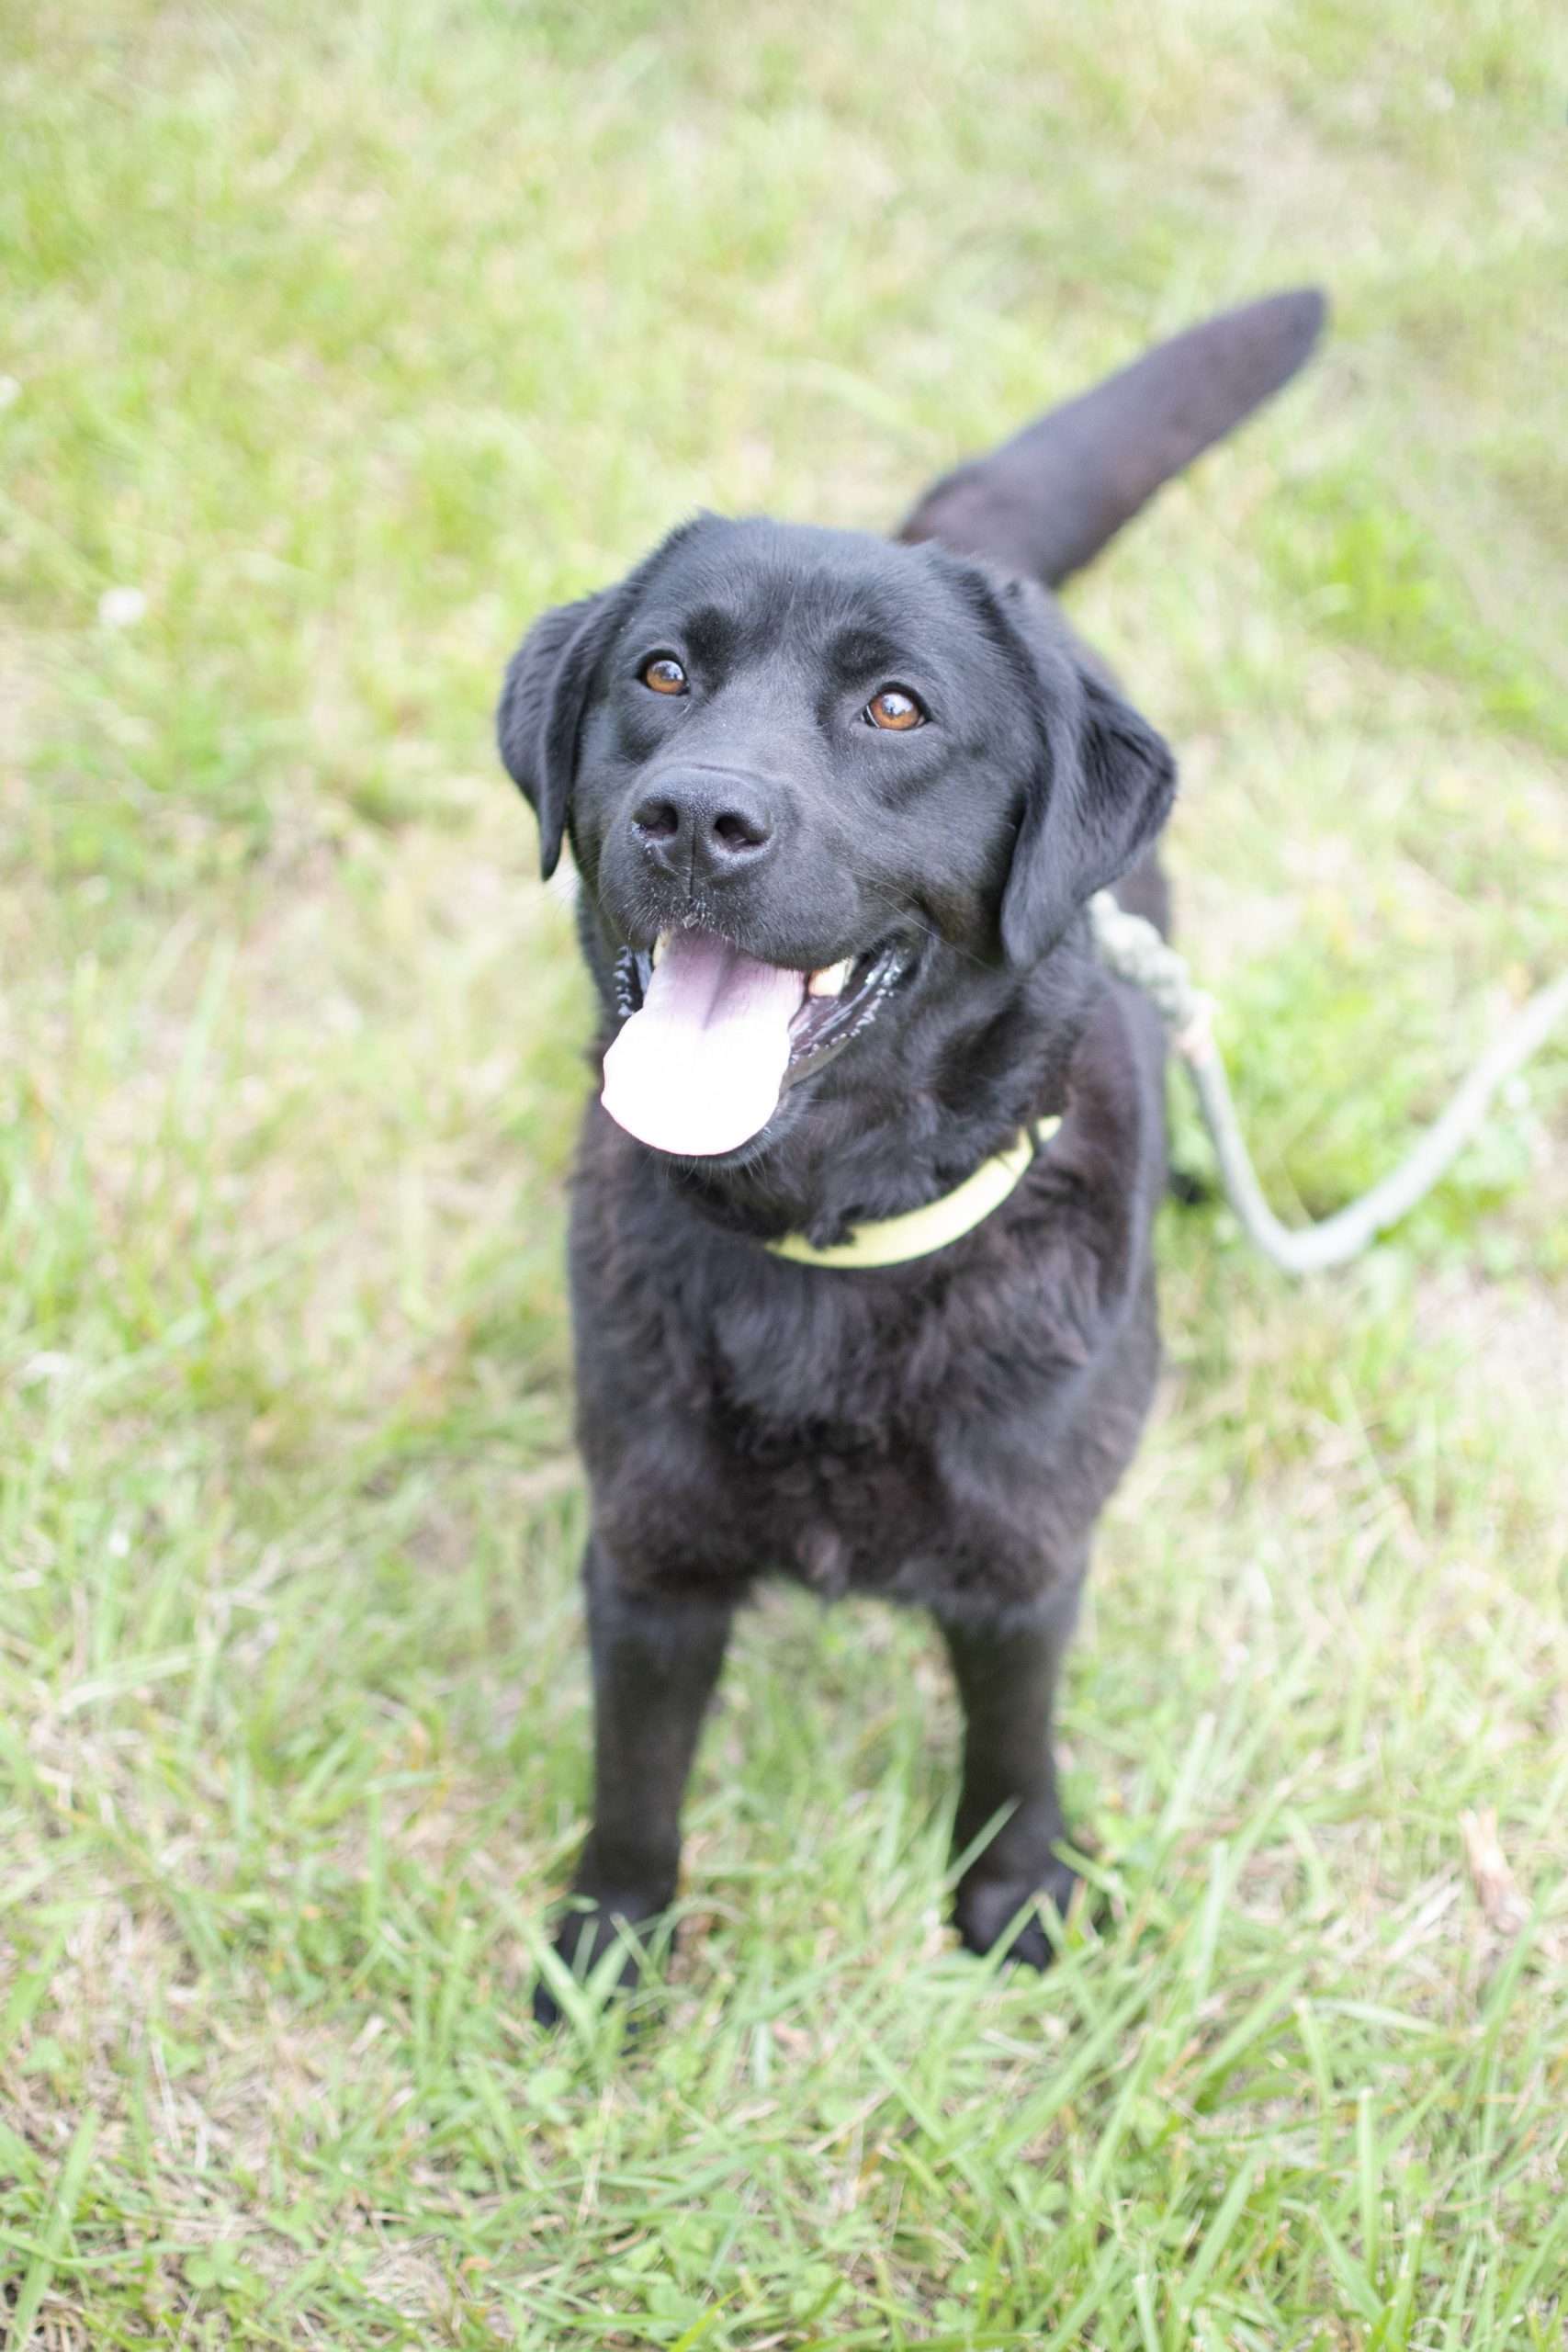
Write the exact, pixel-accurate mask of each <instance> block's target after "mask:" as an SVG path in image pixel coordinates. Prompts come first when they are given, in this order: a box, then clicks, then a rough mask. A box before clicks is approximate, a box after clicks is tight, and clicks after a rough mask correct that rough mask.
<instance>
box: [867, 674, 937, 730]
mask: <svg viewBox="0 0 1568 2352" xmlns="http://www.w3.org/2000/svg"><path fill="white" fill-rule="evenodd" d="M865 715H866V717H867V718H869V719H870V721H871V723H872V725H873V726H874V727H890V728H892V729H894V730H895V732H896V733H897V734H900V735H901V734H903V733H904V732H905V730H906V729H908V728H910V727H919V726H920V725H922V724H923V722H924V719H925V715H926V714H925V712H924V711H923V710H922V709H921V708H920V706H919V703H918V702H917V701H916V700H915V697H914V695H907V694H906V693H905V692H904V689H903V688H902V686H884V687H883V689H882V692H881V693H880V694H879V695H873V697H872V699H871V700H870V702H868V703H867V704H866V707H865Z"/></svg>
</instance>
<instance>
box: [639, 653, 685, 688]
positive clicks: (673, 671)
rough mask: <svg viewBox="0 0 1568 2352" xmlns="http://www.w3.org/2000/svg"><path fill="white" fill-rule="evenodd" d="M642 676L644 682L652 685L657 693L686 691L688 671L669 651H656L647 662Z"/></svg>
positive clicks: (646, 684) (643, 667)
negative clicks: (683, 668)
mask: <svg viewBox="0 0 1568 2352" xmlns="http://www.w3.org/2000/svg"><path fill="white" fill-rule="evenodd" d="M641 676H642V683H643V684H644V685H645V686H651V687H652V688H653V691H654V693H655V694H656V695H683V694H684V693H685V691H686V673H685V672H684V670H682V667H681V664H680V663H679V662H677V661H675V660H673V659H672V657H671V655H670V654H668V653H656V654H655V655H654V657H653V659H652V661H651V662H644V663H643V665H642V672H641Z"/></svg>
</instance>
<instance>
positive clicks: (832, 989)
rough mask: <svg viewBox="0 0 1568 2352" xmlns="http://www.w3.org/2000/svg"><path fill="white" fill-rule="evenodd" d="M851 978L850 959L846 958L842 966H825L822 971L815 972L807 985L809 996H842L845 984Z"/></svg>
mask: <svg viewBox="0 0 1568 2352" xmlns="http://www.w3.org/2000/svg"><path fill="white" fill-rule="evenodd" d="M849 977H850V959H849V957H848V956H845V957H844V959H843V962H842V963H841V964H825V965H824V966H823V967H822V969H821V971H819V972H813V973H812V975H811V978H809V979H808V980H807V983H806V989H807V995H808V996H842V994H843V992H844V982H845V981H846V980H847V979H848V978H849Z"/></svg>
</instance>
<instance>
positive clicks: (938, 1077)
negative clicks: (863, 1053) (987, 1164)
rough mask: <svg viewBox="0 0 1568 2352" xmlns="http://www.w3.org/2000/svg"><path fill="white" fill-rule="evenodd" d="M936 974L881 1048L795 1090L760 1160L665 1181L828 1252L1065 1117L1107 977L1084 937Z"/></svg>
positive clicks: (693, 1167) (706, 1203)
mask: <svg viewBox="0 0 1568 2352" xmlns="http://www.w3.org/2000/svg"><path fill="white" fill-rule="evenodd" d="M942 953H943V954H944V956H947V957H948V958H950V959H953V958H954V954H955V952H954V951H953V950H951V949H947V950H943V951H942ZM925 978H926V983H927V984H926V985H925V986H923V987H918V988H917V989H916V990H915V992H914V994H913V996H912V998H911V1001H909V1003H908V1004H907V1005H905V1006H901V1007H897V1008H896V1009H892V1010H893V1011H894V1019H895V1020H896V1022H897V1033H896V1036H895V1035H888V1036H887V1039H886V1046H885V1049H884V1051H883V1052H881V1053H879V1054H876V1055H874V1056H867V1057H865V1058H864V1060H862V1059H861V1057H859V1056H857V1055H855V1054H854V1053H853V1051H852V1049H851V1050H850V1051H847V1052H845V1053H844V1054H842V1055H841V1056H840V1057H839V1059H838V1060H837V1061H836V1062H834V1063H833V1064H832V1065H831V1066H830V1068H829V1069H826V1070H824V1071H823V1072H822V1073H821V1074H820V1076H819V1077H818V1078H817V1079H815V1080H812V1081H811V1082H810V1084H809V1085H808V1086H806V1087H803V1088H802V1091H801V1093H800V1095H799V1097H798V1099H795V1100H792V1099H791V1098H790V1096H788V1095H786V1097H785V1101H784V1107H783V1110H782V1111H781V1113H780V1115H779V1118H778V1120H777V1122H776V1127H777V1132H776V1134H773V1135H772V1136H770V1137H769V1139H768V1140H767V1141H766V1142H765V1143H764V1144H763V1146H762V1148H761V1149H759V1150H758V1151H757V1152H756V1154H755V1156H754V1157H752V1158H750V1159H747V1160H744V1161H740V1162H738V1163H735V1164H731V1165H728V1166H727V1167H725V1168H723V1169H705V1168H704V1167H703V1165H702V1164H701V1163H700V1162H688V1163H686V1164H685V1165H683V1166H677V1165H673V1164H671V1163H668V1162H666V1163H664V1167H663V1173H664V1181H665V1182H667V1183H668V1184H669V1185H670V1187H671V1190H672V1191H674V1192H676V1193H678V1194H679V1195H680V1197H681V1198H682V1200H683V1201H686V1202H688V1203H690V1204H691V1205H692V1206H694V1208H696V1209H697V1210H698V1211H699V1213H700V1214H701V1215H702V1216H705V1218H707V1219H709V1220H710V1221H711V1222H712V1223H714V1224H716V1225H718V1226H722V1227H725V1228H726V1229H727V1230H728V1231H730V1232H742V1233H748V1234H753V1235H755V1236H757V1237H758V1238H761V1239H773V1238H777V1237H778V1236H779V1235H781V1234H784V1233H786V1232H788V1233H799V1234H804V1235H805V1236H806V1238H807V1239H808V1240H810V1241H812V1242H814V1243H816V1244H818V1245H819V1246H829V1245H831V1244H833V1243H834V1242H837V1241H840V1240H841V1239H842V1238H844V1236H845V1234H846V1233H847V1232H848V1231H849V1229H850V1228H851V1227H852V1226H856V1225H859V1224H863V1223H865V1222H867V1221H869V1220H872V1219H875V1218H881V1217H887V1216H898V1215H899V1214H901V1213H902V1212H903V1211H905V1210H907V1209H912V1208H918V1207H920V1206H922V1205H923V1204H925V1203H926V1202H928V1201H932V1200H936V1199H939V1198H940V1197H941V1196H942V1194H943V1193H948V1192H951V1191H952V1190H953V1188H954V1187H955V1186H957V1185H958V1184H961V1183H962V1182H964V1178H965V1177H967V1176H969V1175H972V1174H973V1172H974V1171H975V1170H976V1168H978V1167H979V1165H980V1164H981V1162H982V1161H983V1160H985V1159H988V1158H989V1157H990V1156H991V1155H992V1154H993V1153H994V1152H996V1151H998V1150H1000V1149H1002V1148H1005V1147H1006V1146H1008V1145H1010V1144H1011V1143H1013V1142H1014V1141H1015V1140H1016V1139H1017V1136H1018V1134H1019V1131H1020V1129H1021V1127H1023V1126H1024V1125H1026V1124H1027V1123H1028V1122H1029V1121H1031V1120H1032V1119H1037V1118H1040V1117H1043V1116H1044V1115H1046V1114H1050V1113H1059V1112H1061V1111H1062V1110H1063V1109H1064V1108H1065V1107H1066V1092H1067V1073H1068V1070H1069V1069H1070V1066H1071V1063H1072V1059H1073V1055H1074V1052H1075V1050H1076V1048H1077V1042H1078V1039H1079V1037H1080V1036H1081V1035H1082V1033H1083V1029H1084V1026H1085V1023H1086V1022H1087V1020H1088V1018H1089V1008H1090V1006H1091V1004H1092V1002H1093V1000H1094V996H1095V993H1096V990H1097V989H1098V988H1099V987H1100V985H1102V983H1101V981H1100V977H1099V974H1098V972H1097V969H1096V967H1095V964H1094V960H1093V957H1092V955H1091V954H1090V953H1089V951H1088V948H1087V944H1086V943H1085V942H1084V941H1083V940H1082V939H1080V938H1078V937H1077V936H1074V937H1073V938H1071V939H1069V941H1067V942H1065V943H1064V944H1062V945H1061V946H1059V947H1058V948H1057V949H1056V950H1055V952H1054V953H1053V954H1052V955H1051V956H1049V957H1047V958H1046V960H1045V961H1044V962H1043V964H1041V965H1039V966H1038V967H1036V968H1035V969H1034V970H1032V971H1031V972H1027V973H1017V972H1004V971H998V970H991V969H988V968H986V967H982V966H979V965H971V964H968V963H967V962H965V963H964V967H963V970H962V974H961V976H960V977H958V978H957V979H956V981H955V978H954V972H953V963H952V961H950V964H949V968H948V969H947V970H946V971H945V972H943V973H942V974H941V975H940V985H937V984H935V983H936V981H937V978H938V976H937V975H935V974H931V973H928V974H927V975H926V976H925ZM890 1026H891V1024H890Z"/></svg>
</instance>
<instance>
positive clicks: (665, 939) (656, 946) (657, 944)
mask: <svg viewBox="0 0 1568 2352" xmlns="http://www.w3.org/2000/svg"><path fill="white" fill-rule="evenodd" d="M670 936H671V935H670V933H669V932H667V931H661V932H660V934H659V936H658V938H657V939H656V940H655V941H654V943H653V953H652V955H651V956H649V963H650V964H657V963H658V961H659V959H660V956H662V955H663V953H664V951H665V949H666V948H667V947H668V946H669V944H670Z"/></svg>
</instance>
